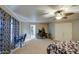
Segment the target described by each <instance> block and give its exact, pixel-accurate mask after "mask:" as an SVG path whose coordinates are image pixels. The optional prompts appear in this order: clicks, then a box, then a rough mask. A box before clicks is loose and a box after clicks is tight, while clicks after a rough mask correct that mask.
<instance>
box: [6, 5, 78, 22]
mask: <svg viewBox="0 0 79 59" xmlns="http://www.w3.org/2000/svg"><path fill="white" fill-rule="evenodd" d="M6 7H7V8H8V9H9V10H10V11H12V13H14V14H15V15H16V16H17V17H18V18H19V20H20V21H24V22H37V23H38V22H41V23H44V22H45V23H48V22H53V21H54V20H55V17H54V12H56V11H57V10H59V9H61V8H64V9H65V10H66V11H67V12H74V13H77V15H78V16H75V15H73V16H70V18H69V19H78V18H79V14H78V13H79V6H76V5H73V6H72V5H70V6H69V5H65V6H63V5H6ZM44 13H47V14H45V15H42V14H44Z"/></svg>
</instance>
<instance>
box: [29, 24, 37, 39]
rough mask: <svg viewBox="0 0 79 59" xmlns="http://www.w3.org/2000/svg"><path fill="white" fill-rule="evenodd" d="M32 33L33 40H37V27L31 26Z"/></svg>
mask: <svg viewBox="0 0 79 59" xmlns="http://www.w3.org/2000/svg"><path fill="white" fill-rule="evenodd" d="M30 33H31V39H35V38H36V25H33V24H32V25H30Z"/></svg>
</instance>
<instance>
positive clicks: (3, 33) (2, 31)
mask: <svg viewBox="0 0 79 59" xmlns="http://www.w3.org/2000/svg"><path fill="white" fill-rule="evenodd" d="M10 19H11V16H10V15H9V14H7V13H6V12H5V11H4V10H2V9H1V8H0V53H10Z"/></svg>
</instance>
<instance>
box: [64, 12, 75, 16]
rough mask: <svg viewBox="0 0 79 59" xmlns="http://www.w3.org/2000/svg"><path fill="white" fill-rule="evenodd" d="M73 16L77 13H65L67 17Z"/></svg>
mask: <svg viewBox="0 0 79 59" xmlns="http://www.w3.org/2000/svg"><path fill="white" fill-rule="evenodd" d="M73 14H75V13H72V12H71V13H65V16H70V15H73Z"/></svg>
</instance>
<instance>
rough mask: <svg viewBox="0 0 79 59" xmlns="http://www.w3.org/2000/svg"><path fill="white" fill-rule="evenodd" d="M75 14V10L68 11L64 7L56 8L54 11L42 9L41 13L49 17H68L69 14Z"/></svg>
mask: <svg viewBox="0 0 79 59" xmlns="http://www.w3.org/2000/svg"><path fill="white" fill-rule="evenodd" d="M53 14H54V15H53ZM73 14H75V13H74V12H67V11H65V10H64V9H60V10H56V11H54V12H45V10H40V11H39V15H41V16H46V15H47V16H48V18H53V17H55V18H56V19H67V18H68V17H69V16H71V15H73Z"/></svg>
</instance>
